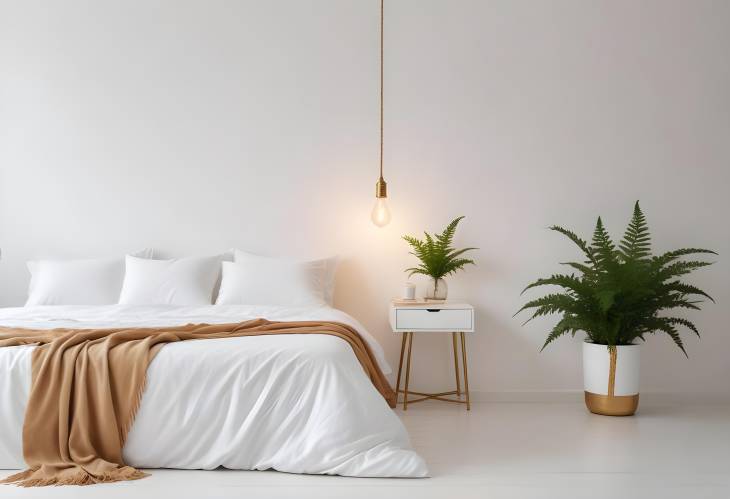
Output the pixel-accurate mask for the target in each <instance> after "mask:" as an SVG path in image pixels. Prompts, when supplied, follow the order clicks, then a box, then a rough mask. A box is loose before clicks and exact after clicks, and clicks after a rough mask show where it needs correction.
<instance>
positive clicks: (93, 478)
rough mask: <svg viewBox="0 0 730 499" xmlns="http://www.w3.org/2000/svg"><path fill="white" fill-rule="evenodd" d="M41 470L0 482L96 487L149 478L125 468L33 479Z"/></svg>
mask: <svg viewBox="0 0 730 499" xmlns="http://www.w3.org/2000/svg"><path fill="white" fill-rule="evenodd" d="M38 471H39V469H38V468H36V469H29V470H25V471H22V472H20V473H16V474H14V475H10V476H9V477H7V478H5V479H3V480H0V483H1V484H8V485H17V486H18V487H48V486H51V485H52V486H60V485H79V486H84V485H94V484H97V483H110V482H121V481H127V480H140V479H142V478H145V477H147V476H149V474H148V473H145V472H143V471H139V470H138V469H136V468H132V467H131V466H125V467H123V468H119V469H116V470H113V471H107V472H104V473H102V474H100V475H92V474H90V473H88V472H86V471H84V470H83V469H80V468H79V469H77V470H76V471H75V472H73V473H71V474H69V475H68V476H61V477H50V478H45V477H33V475H34V474H35V473H36V472H38Z"/></svg>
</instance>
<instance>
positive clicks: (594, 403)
mask: <svg viewBox="0 0 730 499" xmlns="http://www.w3.org/2000/svg"><path fill="white" fill-rule="evenodd" d="M584 393H585V400H586V407H587V408H588V410H589V411H591V412H592V413H593V414H601V415H603V416H632V415H633V414H634V413H635V412H636V409H637V408H638V407H639V394H638V393H637V394H636V395H615V396H612V397H611V396H608V395H598V394H597V393H591V392H584Z"/></svg>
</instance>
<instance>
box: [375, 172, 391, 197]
mask: <svg viewBox="0 0 730 499" xmlns="http://www.w3.org/2000/svg"><path fill="white" fill-rule="evenodd" d="M375 197H376V198H387V197H388V184H386V183H385V180H383V177H380V178H379V179H378V181H377V182H375Z"/></svg>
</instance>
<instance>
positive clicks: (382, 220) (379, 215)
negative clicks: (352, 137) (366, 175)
mask: <svg viewBox="0 0 730 499" xmlns="http://www.w3.org/2000/svg"><path fill="white" fill-rule="evenodd" d="M384 1H385V0H380V178H378V182H377V183H376V184H375V206H373V212H372V213H371V214H370V218H371V219H372V221H373V223H374V224H375V225H377V226H378V227H385V226H386V225H388V223H390V208H389V207H388V185H387V184H386V183H385V180H384V179H383V3H384Z"/></svg>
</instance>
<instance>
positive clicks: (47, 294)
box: [26, 250, 337, 307]
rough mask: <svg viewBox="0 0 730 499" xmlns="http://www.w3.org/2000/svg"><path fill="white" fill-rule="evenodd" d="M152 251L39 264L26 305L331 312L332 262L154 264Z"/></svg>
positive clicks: (31, 265)
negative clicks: (239, 307)
mask: <svg viewBox="0 0 730 499" xmlns="http://www.w3.org/2000/svg"><path fill="white" fill-rule="evenodd" d="M152 256H153V252H152V250H144V251H141V252H138V253H135V254H132V255H127V256H126V257H125V258H124V259H122V258H102V259H93V260H92V259H89V260H66V261H58V260H40V261H34V262H28V269H29V270H30V272H31V281H30V286H29V293H28V294H29V296H28V301H27V302H26V306H34V305H111V304H116V303H119V304H122V305H180V306H203V305H210V304H211V303H213V301H214V296H215V294H216V287H217V284H218V282H220V291H219V292H218V293H217V295H218V296H217V299H215V303H216V305H232V304H236V305H271V306H289V307H314V306H332V301H333V300H332V298H333V294H334V278H335V270H336V267H337V258H328V259H322V260H311V261H299V260H286V259H278V258H269V257H263V256H257V255H254V254H251V253H247V252H244V251H240V250H235V254H234V261H233V262H231V261H224V260H226V257H225V255H216V256H206V257H186V258H175V259H170V260H155V259H152Z"/></svg>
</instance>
